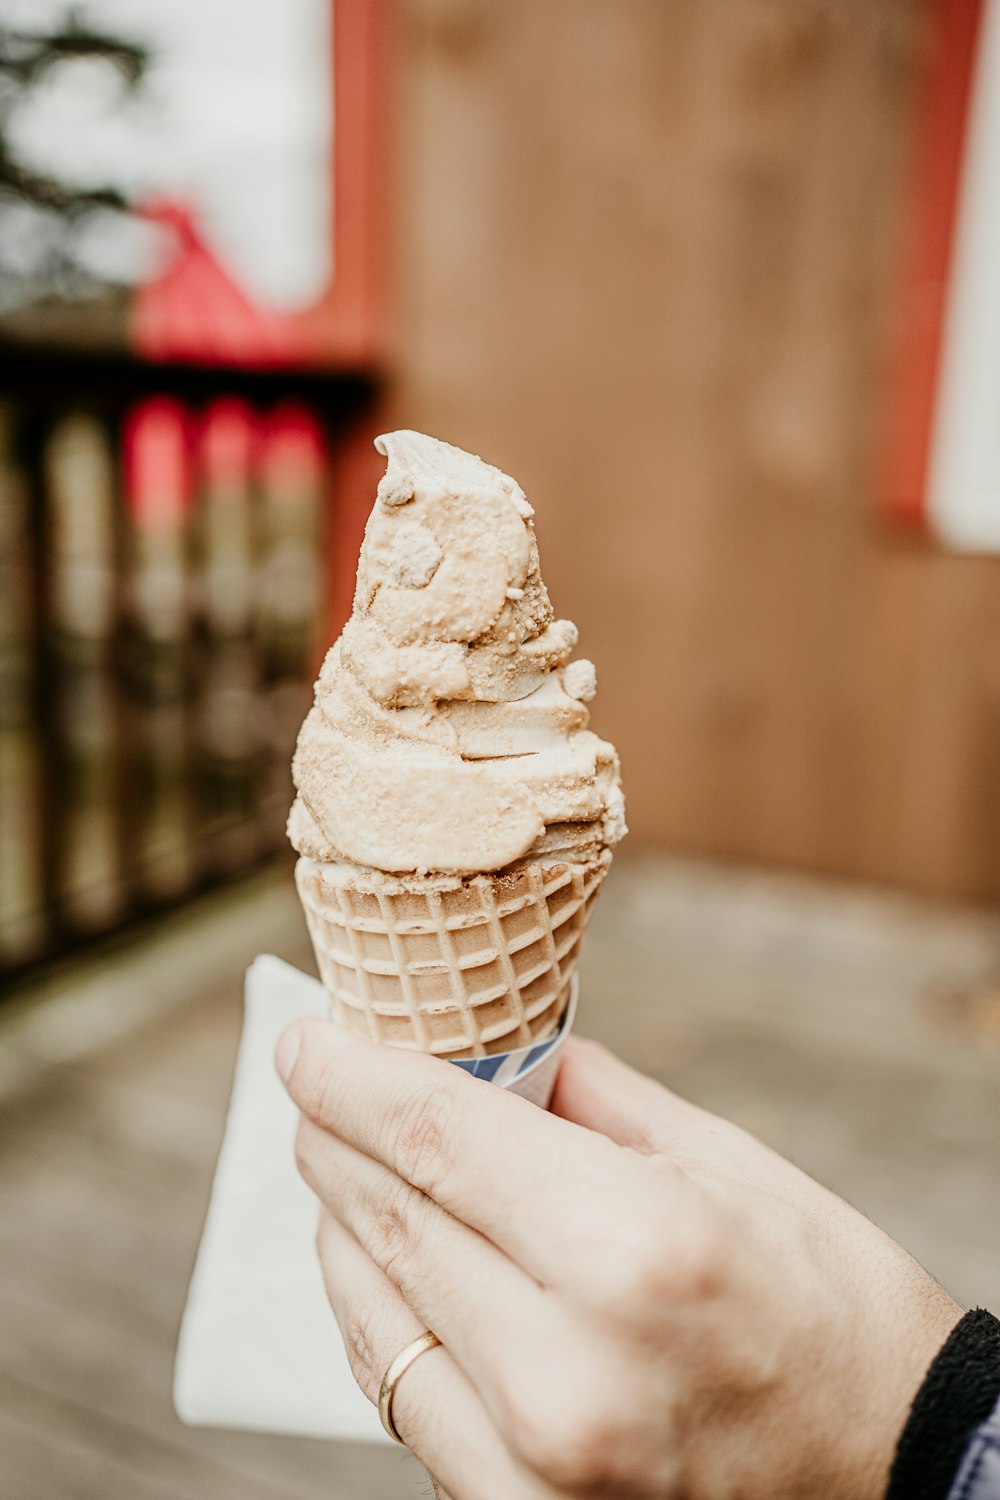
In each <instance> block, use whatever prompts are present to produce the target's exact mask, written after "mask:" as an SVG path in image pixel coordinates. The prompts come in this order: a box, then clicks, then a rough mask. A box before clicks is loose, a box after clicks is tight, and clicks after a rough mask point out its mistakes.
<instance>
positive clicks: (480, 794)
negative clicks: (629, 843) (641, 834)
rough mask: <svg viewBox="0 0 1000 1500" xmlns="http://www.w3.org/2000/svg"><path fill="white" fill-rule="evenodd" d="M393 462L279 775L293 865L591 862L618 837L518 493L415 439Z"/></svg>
mask: <svg viewBox="0 0 1000 1500" xmlns="http://www.w3.org/2000/svg"><path fill="white" fill-rule="evenodd" d="M375 446H376V448H377V449H378V450H379V452H380V453H383V454H385V456H386V458H387V459H388V467H387V470H386V473H385V475H384V477H383V478H382V480H381V482H380V484H379V487H378V496H377V500H376V504H375V508H374V510H373V511H372V514H371V517H370V518H369V521H368V525H367V527H366V529H365V539H364V544H363V546H362V549H361V559H360V562H359V564H358V581H357V589H356V592H355V596H354V609H353V613H352V615H351V618H350V620H349V621H348V623H347V625H346V626H345V627H344V630H343V633H342V634H341V636H340V639H339V640H338V641H337V642H336V644H335V645H334V646H333V647H332V648H331V649H330V651H329V653H328V655H327V657H326V660H325V662H324V664H323V668H322V671H321V673H320V676H319V679H318V681H317V683H316V698H315V702H314V704H313V707H312V709H311V710H310V712H309V714H308V717H307V718H306V720H305V723H304V724H303V726H302V730H301V732H300V734H299V741H298V746H297V749H296V752H295V759H294V762H293V767H292V770H293V776H294V780H295V786H296V789H297V793H298V795H297V797H296V799H295V803H294V805H293V807H292V811H291V814H290V817H289V823H288V834H289V838H290V839H291V841H292V843H293V845H294V846H295V848H296V849H297V850H298V851H299V853H300V854H304V855H306V856H308V857H309V858H310V859H313V860H319V861H324V862H335V861H341V860H349V861H352V862H353V863H355V864H358V865H362V866H366V867H370V868H372V869H374V870H381V871H386V872H392V873H402V872H413V873H416V874H442V875H444V874H450V875H472V874H480V873H489V872H493V871H498V870H504V869H507V868H509V867H511V866H516V865H517V864H518V863H520V862H524V861H530V860H535V859H544V861H545V862H546V863H550V862H552V861H554V860H559V859H567V860H572V861H577V862H586V861H588V860H592V859H594V858H597V857H599V856H600V855H601V854H602V852H603V851H604V850H606V849H609V848H611V847H612V846H613V845H614V844H616V843H617V842H618V841H619V839H621V838H622V836H623V835H624V833H625V831H626V830H625V820H624V801H623V797H622V792H621V785H620V780H619V769H618V757H617V755H616V753H615V750H614V747H613V746H612V745H609V744H608V743H607V742H606V741H604V740H602V739H599V738H598V736H597V735H596V734H593V733H592V732H591V731H590V730H589V729H588V728H587V722H588V710H587V703H588V702H589V700H590V699H591V698H592V697H593V695H594V692H595V690H596V685H597V683H596V673H595V671H594V667H593V665H592V664H591V663H590V662H589V661H584V660H581V659H577V660H575V661H572V660H571V659H570V658H571V655H572V652H573V648H574V647H575V645H576V641H577V630H576V627H575V625H573V624H571V622H570V621H569V620H557V619H555V618H554V617H553V612H552V606H551V604H550V603H549V597H548V594H547V592H546V589H545V585H544V583H543V582H542V578H541V574H540V572H539V567H538V549H537V546H536V543H535V534H534V528H533V526H532V522H531V517H532V515H533V511H532V508H531V506H530V505H529V504H528V503H527V501H526V500H525V497H524V493H523V491H522V490H521V488H520V486H519V485H518V484H516V483H515V481H514V480H513V479H511V478H510V477H509V476H508V475H506V474H503V473H501V472H500V470H499V469H496V468H493V466H492V465H490V464H486V463H484V462H483V461H482V460H481V459H479V458H476V457H474V456H473V455H472V454H470V453H465V452H463V451H462V450H461V449H460V448H454V447H452V446H451V444H449V443H442V442H439V441H437V440H436V439H435V438H430V437H425V436H423V435H422V434H421V433H418V432H409V431H401V432H391V433H387V434H386V435H385V436H383V437H380V438H377V439H376V443H375Z"/></svg>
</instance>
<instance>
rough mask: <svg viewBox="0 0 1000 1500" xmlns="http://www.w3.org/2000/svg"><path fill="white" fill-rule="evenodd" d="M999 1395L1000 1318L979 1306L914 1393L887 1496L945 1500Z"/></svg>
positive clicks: (953, 1334)
mask: <svg viewBox="0 0 1000 1500" xmlns="http://www.w3.org/2000/svg"><path fill="white" fill-rule="evenodd" d="M998 1396H1000V1322H998V1321H997V1319H996V1318H994V1317H993V1315H992V1313H988V1312H986V1311H985V1310H984V1309H983V1308H981V1307H977V1308H975V1309H974V1310H973V1311H972V1312H968V1313H966V1315H965V1317H964V1318H962V1320H961V1322H959V1323H958V1324H956V1326H955V1327H954V1329H953V1330H952V1332H951V1335H950V1337H949V1339H948V1342H947V1343H946V1344H945V1345H944V1347H943V1349H942V1350H941V1352H940V1353H939V1354H938V1356H937V1358H936V1359H935V1361H934V1363H933V1364H932V1365H931V1367H930V1369H929V1370H928V1372H927V1376H926V1378H925V1380H924V1383H923V1385H922V1386H921V1387H920V1389H919V1391H918V1392H917V1394H916V1397H915V1398H914V1401H913V1405H912V1407H911V1408H910V1415H909V1417H908V1418H907V1421H906V1426H905V1427H904V1428H903V1432H902V1436H901V1437H900V1439H899V1444H898V1446H897V1448H896V1457H895V1459H894V1460H893V1465H892V1471H891V1473H890V1475H889V1488H888V1490H887V1491H886V1496H885V1500H946V1497H947V1494H948V1490H949V1489H950V1487H951V1482H952V1480H953V1479H954V1477H955V1471H956V1470H957V1468H958V1466H959V1463H960V1462H961V1459H962V1454H963V1452H964V1450H965V1445H966V1443H967V1442H968V1440H969V1436H970V1434H971V1433H972V1431H973V1430H974V1428H976V1427H978V1426H979V1424H980V1422H985V1420H986V1418H987V1417H988V1416H989V1415H990V1413H991V1412H992V1410H993V1408H994V1407H995V1406H996V1403H997V1397H998Z"/></svg>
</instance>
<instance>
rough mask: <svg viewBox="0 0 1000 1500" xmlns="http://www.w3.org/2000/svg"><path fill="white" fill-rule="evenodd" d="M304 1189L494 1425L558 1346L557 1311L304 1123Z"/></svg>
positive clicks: (486, 1252)
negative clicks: (542, 1356) (394, 1292)
mask: <svg viewBox="0 0 1000 1500" xmlns="http://www.w3.org/2000/svg"><path fill="white" fill-rule="evenodd" d="M296 1155H297V1158H298V1163H299V1170H300V1171H301V1173H302V1175H303V1177H304V1178H305V1180H306V1182H307V1183H308V1184H309V1186H310V1187H311V1188H312V1190H313V1192H315V1193H316V1195H317V1197H318V1198H319V1199H320V1201H321V1202H322V1204H323V1205H324V1207H325V1208H326V1209H327V1210H328V1211H329V1212H330V1213H331V1214H333V1216H334V1217H335V1218H336V1219H337V1220H338V1221H339V1222H340V1223H341V1224H343V1225H344V1226H345V1228H347V1229H349V1230H350V1232H351V1234H352V1236H353V1237H354V1239H355V1240H357V1241H358V1243H359V1244H360V1245H361V1248H362V1249H363V1250H364V1251H365V1253H366V1254H367V1255H368V1256H369V1257H370V1258H371V1259H372V1260H373V1261H374V1262H375V1264H376V1265H377V1266H378V1267H379V1269H380V1270H381V1271H383V1272H384V1273H385V1275H386V1276H387V1277H388V1279H389V1280H390V1281H391V1282H392V1283H393V1284H394V1285H395V1286H397V1287H398V1288H399V1290H400V1292H401V1293H402V1295H403V1298H404V1299H405V1301H406V1303H407V1305H408V1306H409V1307H411V1308H412V1309H413V1311H414V1313H415V1314H416V1315H417V1317H418V1318H420V1319H422V1320H423V1322H424V1323H425V1324H426V1326H427V1327H429V1328H433V1329H434V1332H435V1333H436V1334H437V1335H438V1337H439V1338H440V1339H441V1341H442V1343H444V1344H445V1346H446V1347H447V1348H448V1350H449V1352H450V1353H451V1355H452V1357H453V1358H454V1359H455V1360H456V1361H457V1362H458V1364H459V1365H460V1366H461V1368H462V1369H463V1370H464V1371H465V1373H466V1374H467V1375H468V1377H469V1379H470V1380H471V1381H472V1384H473V1385H474V1386H475V1387H476V1389H477V1390H478V1391H479V1393H480V1394H481V1395H482V1396H483V1398H484V1400H485V1402H486V1405H487V1407H488V1408H490V1409H491V1410H492V1412H493V1414H494V1416H495V1417H497V1418H498V1419H502V1416H503V1411H504V1401H503V1393H504V1391H505V1389H509V1386H510V1384H511V1383H512V1382H513V1381H514V1380H516V1378H517V1372H518V1370H519V1369H520V1368H521V1366H522V1365H523V1364H524V1361H525V1360H526V1359H528V1360H530V1359H531V1358H532V1357H533V1351H534V1350H536V1349H544V1347H545V1342H546V1340H549V1341H551V1342H553V1343H554V1342H556V1341H557V1339H558V1332H557V1329H556V1328H555V1327H554V1326H553V1325H554V1321H555V1318H556V1310H555V1309H554V1308H553V1306H552V1302H551V1299H547V1298H546V1296H545V1294H544V1293H543V1292H542V1291H541V1289H540V1288H539V1286H538V1285H537V1283H536V1282H534V1281H532V1280H531V1279H530V1278H529V1277H528V1276H526V1275H525V1274H524V1272H523V1271H522V1270H520V1269H519V1268H518V1267H517V1266H515V1264H514V1262H513V1261H511V1260H508V1258H507V1257H506V1256H505V1255H504V1254H503V1253H502V1251H500V1250H498V1249H497V1248H496V1246H495V1245H493V1244H491V1243H490V1241H489V1240H487V1239H484V1238H483V1236H482V1235H481V1234H478V1233H477V1232H476V1230H474V1229H470V1228H468V1226H467V1225H465V1224H462V1223H460V1222H459V1220H458V1219H455V1218H453V1217H452V1215H451V1214H449V1213H448V1212H446V1210H445V1209H443V1208H441V1207H440V1206H439V1205H438V1204H437V1203H435V1202H434V1201H433V1200H432V1199H430V1198H428V1197H426V1196H425V1194H423V1193H421V1192H420V1190H419V1189H418V1188H415V1187H412V1186H411V1185H410V1184H409V1183H408V1182H404V1181H403V1179H402V1178H401V1177H397V1176H396V1175H395V1173H393V1172H391V1171H390V1170H389V1168H388V1167H384V1166H382V1164H381V1163H380V1162H376V1161H373V1160H372V1159H371V1157H368V1156H364V1155H363V1154H362V1153H361V1152H360V1151H356V1150H355V1149H354V1147H353V1146H348V1145H347V1144H346V1143H345V1142H344V1141H340V1140H338V1139H337V1137H336V1136H333V1135H331V1134H330V1133H329V1132H328V1131H326V1130H323V1129H321V1127H320V1126H318V1125H314V1124H313V1122H312V1121H311V1120H308V1119H305V1118H303V1120H302V1123H301V1124H300V1126H299V1131H298V1136H297V1138H296Z"/></svg>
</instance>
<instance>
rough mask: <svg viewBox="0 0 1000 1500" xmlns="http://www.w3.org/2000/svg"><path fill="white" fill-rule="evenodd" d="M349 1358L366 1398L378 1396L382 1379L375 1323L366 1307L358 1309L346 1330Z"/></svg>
mask: <svg viewBox="0 0 1000 1500" xmlns="http://www.w3.org/2000/svg"><path fill="white" fill-rule="evenodd" d="M344 1345H345V1347H346V1349H347V1358H348V1362H349V1364H350V1366H351V1372H352V1374H353V1375H354V1378H355V1380H356V1381H357V1383H358V1385H359V1386H360V1387H361V1389H362V1390H363V1391H364V1393H365V1395H366V1396H377V1394H378V1386H379V1383H380V1381H381V1379H382V1367H381V1365H380V1363H379V1355H378V1342H377V1338H376V1330H375V1322H374V1319H373V1317H372V1314H371V1311H370V1310H369V1309H368V1308H366V1307H356V1308H355V1309H354V1310H353V1311H352V1312H351V1314H350V1316H349V1317H348V1319H347V1323H346V1326H345V1328H344Z"/></svg>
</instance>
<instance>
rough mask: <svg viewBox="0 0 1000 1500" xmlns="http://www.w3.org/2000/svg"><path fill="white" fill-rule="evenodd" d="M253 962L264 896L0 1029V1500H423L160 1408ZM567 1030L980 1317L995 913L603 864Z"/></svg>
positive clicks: (789, 883)
mask: <svg viewBox="0 0 1000 1500" xmlns="http://www.w3.org/2000/svg"><path fill="white" fill-rule="evenodd" d="M262 911H265V912H266V920H263V921H262V920H261V912H262ZM262 946H266V947H268V948H270V949H271V950H272V951H275V952H278V953H280V954H281V955H282V956H283V957H285V958H287V959H289V960H290V961H292V962H295V963H299V964H300V965H301V966H303V967H311V960H310V954H309V950H308V944H307V940H306V937H305V931H304V927H303V924H302V921H301V917H300V914H299V911H298V908H297V905H296V903H295V900H294V896H293V894H292V891H291V886H290V882H289V881H288V879H287V877H286V876H284V875H281V876H279V875H271V876H268V877H265V878H264V880H263V882H262V881H261V880H259V879H258V881H257V882H256V884H255V886H254V888H253V892H252V894H251V895H245V894H243V895H233V896H231V897H229V898H227V899H226V900H225V901H223V902H221V903H219V902H216V904H215V906H214V907H213V908H212V909H211V911H210V912H209V913H208V915H207V916H204V917H203V918H200V919H199V923H198V924H197V930H195V928H194V927H192V925H191V921H190V919H189V918H174V919H170V920H168V921H166V922H164V923H163V924H161V925H160V928H159V930H158V931H157V932H156V933H154V934H152V935H147V936H145V937H144V938H143V939H141V940H140V941H137V942H135V943H133V944H130V945H127V946H126V947H125V948H124V949H122V950H121V951H120V952H118V953H117V955H116V956H115V958H114V960H113V962H112V965H111V967H110V968H109V967H105V968H103V969H101V968H100V967H98V968H97V969H95V967H94V965H90V966H89V967H88V966H84V967H83V968H80V969H79V970H76V971H74V972H73V974H72V976H71V977H70V978H67V979H66V980H65V982H64V984H63V985H62V986H61V988H62V991H63V993H62V997H61V999H60V1000H59V1001H58V1003H56V1004H53V1002H51V1001H50V1002H49V1003H48V1004H47V1005H43V1004H31V1003H30V1001H31V997H30V996H29V997H27V999H25V998H24V997H22V999H21V1001H20V1003H19V1004H16V1005H14V1006H11V1007H8V1009H7V1010H6V1011H0V1055H2V1057H3V1060H4V1066H3V1068H2V1069H0V1084H2V1090H0V1092H2V1094H3V1096H4V1097H3V1099H2V1101H0V1497H2V1500H63V1497H65V1500H222V1497H226V1500H235V1497H239V1500H314V1497H315V1500H320V1497H322V1500H348V1497H352V1500H355V1497H361V1500H383V1497H385V1500H388V1497H390V1496H393V1497H395V1496H405V1495H414V1496H416V1495H425V1494H426V1493H427V1486H426V1481H425V1480H424V1479H423V1478H422V1477H421V1474H420V1472H419V1471H418V1469H417V1467H416V1465H415V1464H414V1463H413V1462H412V1460H409V1459H408V1458H407V1457H406V1456H405V1455H403V1454H402V1453H400V1454H397V1453H395V1452H390V1451H382V1450H377V1449H369V1448H364V1447H360V1446H359V1447H348V1446H344V1445H334V1444H326V1443H320V1442H309V1441H303V1440H298V1439H282V1438H273V1437H262V1436H255V1435H248V1434H242V1433H228V1432H205V1431H196V1430H192V1429H188V1428H185V1427H183V1426H182V1425H181V1424H180V1423H179V1422H178V1420H177V1418H176V1417H175V1416H174V1413H173V1410H172V1407H171V1402H170V1381H171V1364H172V1356H173V1348H174V1342H175V1339H176V1333H177V1326H178V1320H179V1317H180V1312H181V1308H182V1306H183V1300H184V1293H185V1288H186V1284H187V1278H188V1276H189V1274H190V1271H191V1267H192V1264H193V1259H194V1254H195V1250H196V1248H197V1243H198V1238H199V1235H200V1230H201V1223H202V1217H203V1214H204V1211H205V1207H206V1203H207V1197H208V1191H209V1186H210V1182H211V1174H212V1168H213V1163H214V1157H215V1153H216V1151H217V1148H218V1144H219V1140H220V1136H221V1130H222V1122H223V1117H224V1112H225V1106H226V1096H227V1090H228V1084H229V1077H230V1073H231V1069H232V1064H233V1059H234V1053H235V1047H236V1041H237V1036H238V1031H239V1024H240V984H241V972H242V968H243V966H244V963H245V960H247V959H249V958H250V957H251V956H252V955H253V953H254V952H256V951H257V949H258V948H259V947H262ZM199 955H201V956H199ZM102 975H103V979H102ZM77 989H78V990H79V993H80V996H81V998H80V1001H79V1004H78V1005H76V1008H75V1009H74V1005H75V998H74V997H75V995H76V991H77ZM112 992H114V993H115V994H116V995H117V994H121V995H122V996H123V997H127V996H132V997H133V999H134V998H135V997H136V996H140V998H141V996H142V995H144V994H151V995H153V998H154V1001H155V1003H150V1004H149V1005H148V1006H146V1007H145V1008H144V1005H143V1004H141V1003H139V1002H138V1001H136V1003H135V1004H133V1005H132V1008H131V1010H129V1005H128V1003H127V1000H126V999H125V998H123V999H122V1000H121V1001H120V1002H118V1001H116V1002H115V1005H116V1010H115V1016H120V1015H122V1014H125V1013H126V1012H127V1013H128V1014H129V1017H130V1019H129V1021H128V1024H127V1025H124V1026H122V1025H117V1024H116V1022H115V1019H114V1017H112V1018H111V1020H110V1022H109V1017H108V1006H105V1007H104V1009H103V1010H102V1008H101V1000H100V997H101V995H102V993H104V994H105V997H106V996H107V995H108V994H110V993H112ZM95 996H96V997H97V999H96V1000H95ZM580 1026H581V1029H583V1030H586V1031H588V1032H590V1033H591V1034H594V1035H597V1036H599V1037H600V1038H601V1039H602V1040H604V1041H606V1042H608V1043H609V1044H611V1045H612V1046H614V1047H615V1048H616V1049H617V1050H618V1051H620V1052H621V1053H622V1054H623V1055H624V1056H625V1057H627V1058H629V1059H630V1060H632V1061H634V1062H635V1063H637V1064H638V1065H641V1066H643V1067H644V1068H645V1069H646V1070H647V1071H649V1072H652V1073H654V1074H656V1075H657V1076H658V1077H660V1078H662V1079H663V1080H664V1081H666V1082H668V1083H669V1084H670V1085H671V1086H672V1087H674V1088H676V1089H678V1090H680V1091H681V1092H683V1093H686V1094H688V1095H689V1096H690V1097H692V1098H695V1099H697V1100H698V1101H699V1102H701V1103H703V1104H705V1105H706V1106H708V1107H710V1108H713V1109H716V1110H719V1111H720V1112H724V1113H726V1114H728V1115H730V1116H731V1117H734V1118H736V1119H738V1120H739V1121H740V1122H741V1123H742V1124H744V1125H746V1126H748V1127H749V1128H751V1129H752V1130H754V1131H756V1132H757V1133H758V1134H760V1135H762V1136H763V1137H764V1138H765V1139H766V1140H768V1141H769V1142H770V1143H771V1144H773V1145H774V1146H775V1147H777V1148H778V1149H779V1150H781V1151H783V1152H785V1153H786V1154H788V1155H790V1156H792V1157H793V1158H794V1159H795V1160H796V1161H798V1162H799V1163H800V1164H801V1165H802V1166H804V1167H805V1168H807V1169H808V1170H809V1171H811V1172H813V1173H814V1174H815V1175H816V1176H818V1177H819V1178H820V1179H821V1180H823V1181H824V1182H826V1183H828V1184H829V1185H830V1186H832V1187H833V1188H835V1189H837V1190H838V1191H839V1192H841V1193H843V1194H845V1195H846V1196H847V1197H848V1198H850V1199H851V1200H852V1201H853V1202H854V1203H856V1204H858V1205H859V1206H860V1207H861V1208H862V1209H864V1210H865V1211H866V1212H867V1213H869V1214H871V1216H872V1217H873V1218H875V1219H876V1220H878V1221H879V1222H880V1223H881V1224H882V1225H884V1227H885V1228H886V1229H888V1230H889V1231H890V1232H891V1233H893V1234H894V1235H896V1236H897V1237H898V1238H900V1239H901V1240H903V1242H904V1243H905V1244H906V1245H907V1246H908V1247H909V1248H910V1249H911V1250H912V1251H913V1253H914V1254H915V1255H916V1256H917V1257H918V1259H920V1260H921V1261H923V1263H924V1264H925V1265H927V1266H928V1267H929V1268H930V1269H931V1270H933V1271H934V1273H935V1274H936V1275H938V1276H939V1277H940V1278H941V1279H942V1280H943V1281H944V1282H945V1284H946V1285H947V1286H948V1287H949V1289H950V1290H951V1291H952V1292H953V1294H954V1295H955V1296H957V1297H958V1298H959V1300H960V1301H963V1302H965V1303H977V1302H978V1303H984V1304H986V1305H992V1306H994V1307H997V1306H1000V1152H998V1151H997V1149H996V1143H997V1141H998V1139H1000V919H998V918H997V917H996V916H995V915H992V914H990V913H983V912H977V911H971V910H968V909H963V908H957V907H951V906H942V905H939V904H936V903H928V902H923V901H919V900H911V899H907V898H902V897H897V896H893V895H887V894H884V893H879V892H871V891H865V890H859V889H856V888H852V887H844V886H841V885H836V884H829V883H825V882H820V881H810V880H806V879H801V878H796V877H785V876H774V875H762V874H757V873H748V872H739V871H733V870H724V869H720V868H715V867H712V866H707V865H703V864H688V863H683V862H677V861H670V860H666V859H639V858H632V859H629V858H627V857H623V858H621V859H620V860H619V862H618V865H617V867H616V870H615V873H614V876H613V878H612V879H611V881H610V882H609V884H608V887H607V890H606V893H605V894H604V895H603V896H602V899H601V904H600V906H599V908H598V911H597V914H596V916H595V919H594V923H593V927H592V930H591V933H590V934H589V935H588V940H587V955H586V962H585V969H584V998H583V1006H582V1014H581V1019H580ZM88 1028H90V1032H89V1034H86V1033H87V1030H88Z"/></svg>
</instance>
